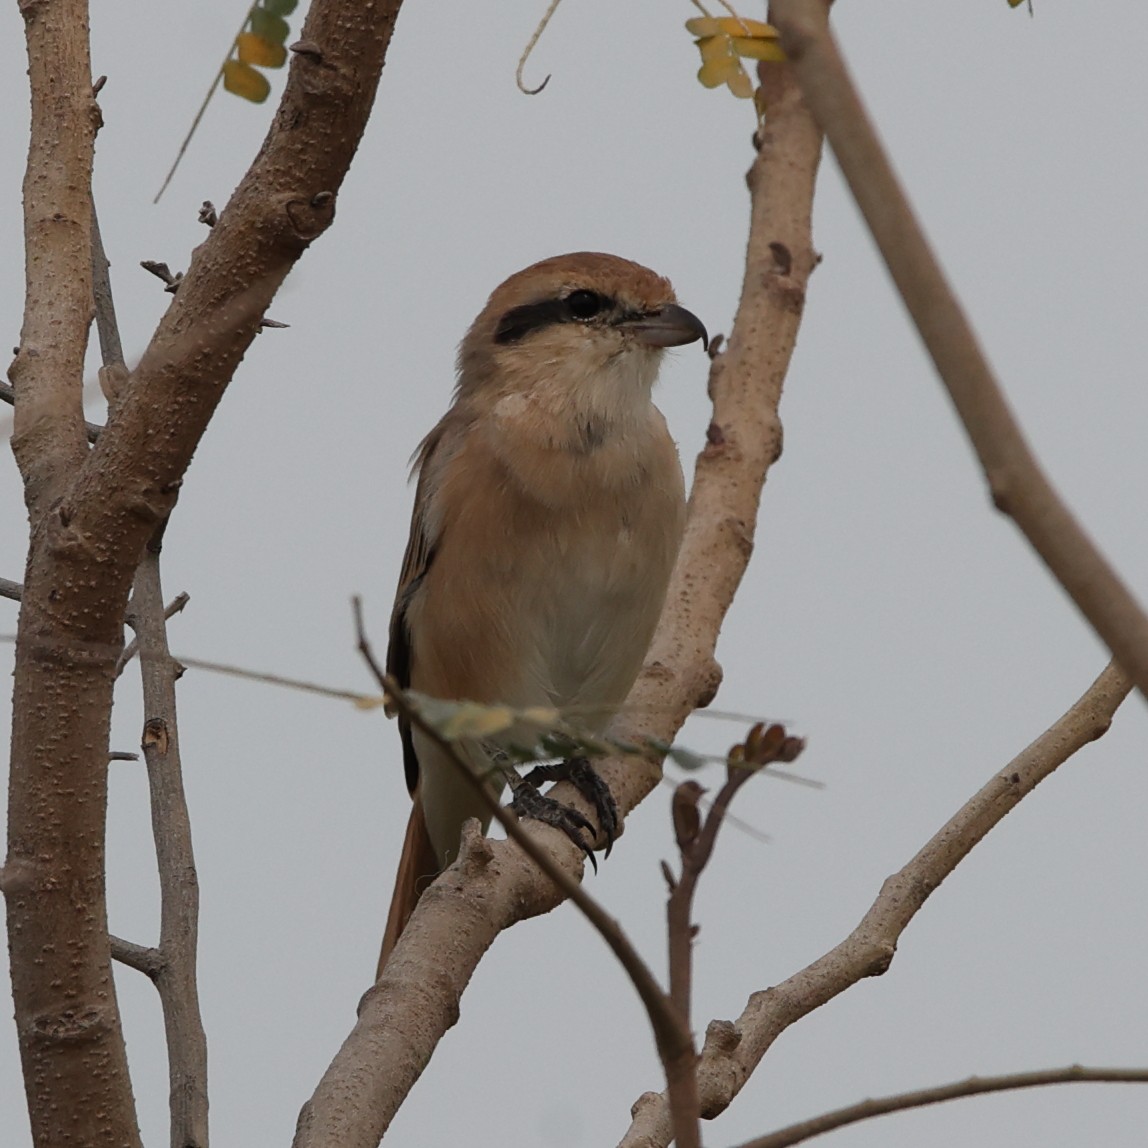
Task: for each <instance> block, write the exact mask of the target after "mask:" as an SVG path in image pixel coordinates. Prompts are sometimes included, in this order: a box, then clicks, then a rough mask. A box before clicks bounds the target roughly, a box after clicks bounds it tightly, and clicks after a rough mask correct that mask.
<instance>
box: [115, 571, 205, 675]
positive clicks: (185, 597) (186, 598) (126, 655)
mask: <svg viewBox="0 0 1148 1148" xmlns="http://www.w3.org/2000/svg"><path fill="white" fill-rule="evenodd" d="M190 601H191V595H190V594H188V592H187V591H186V590H181V591H180V592H179V593H178V594H177V595H176V596H175V597H174V598H172V600H171V601H170V602H169V603H168V604H167V605H166V606H165V607H164V611H163V620H164V621H165V622H166V621H167V620H168V619H169V618H172V617H174V616H175V615H176V614H178V613H179V612H180V611H181V610H182V609H183V608H184V606H186V605H187V604H188V602H190ZM139 649H140V641H139V638H132V640H131V641H130V642H128V644H127V645H126V646H124V652H123V653H122V654H120V657H119V661H117V662H116V677H117V678H118V677H119V676H120V675H121V674H122V673H123V672H124V669H125V668H126V667H127V664H128V662H130V661H131V660H132V658H134V657H135V656H136V654H138V653H139ZM176 661H181V659H179V658H177V659H176ZM183 664H184V665H186V663H183Z"/></svg>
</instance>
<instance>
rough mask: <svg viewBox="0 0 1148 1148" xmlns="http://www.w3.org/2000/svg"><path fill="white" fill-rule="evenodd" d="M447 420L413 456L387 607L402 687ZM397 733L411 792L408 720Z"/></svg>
mask: <svg viewBox="0 0 1148 1148" xmlns="http://www.w3.org/2000/svg"><path fill="white" fill-rule="evenodd" d="M446 427H447V422H446V420H445V419H444V420H443V421H442V422H440V423H439V424H438V426H436V427H435V428H434V430H432V431H431V432H430V434H428V435H427V437H426V438H425V439H423V441H422V443H421V444H420V446H419V449H418V454H417V457H416V460H415V469H416V470H417V471H418V476H419V478H418V486H417V487H416V490H415V505H414V510H413V511H412V513H411V533H410V537H409V538H408V539H407V549H406V553H405V554H404V555H403V568H402V573H401V574H400V575H399V585H398V589H397V590H396V591H395V604H394V606H393V607H392V609H391V625H390V634H389V642H388V645H387V673H388V674H389V675H391V677H393V678H394V679H395V680H396V681H397V682H398V683H399V685H400V686H401V687H402V688H403V689H404V690H405V689H409V688H410V684H411V632H410V623H409V619H408V616H407V614H408V609H409V607H410V603H411V598H412V597H413V596H414V595H415V594H416V593H417V591H418V589H419V587H420V586H421V585H422V582H423V579H424V578H425V577H426V574H427V571H428V570H429V569H430V567H431V563H432V562H433V561H434V556H435V539H434V538H433V537H432V536H431V527H430V523H429V521H428V511H429V502H430V500H429V497H428V486H429V481H430V479H429V471H430V467H429V465H428V464H429V463H430V460H431V456H432V455H433V454H434V452H435V450H436V448H437V447H438V446H439V444H440V443H441V442H442V439H443V434H444V432H445V430H446ZM399 736H400V737H401V738H402V743H403V770H404V772H405V774H406V779H407V789H408V790H409V791H410V792H411V794H412V795H413V794H414V792H415V787H416V786H417V785H418V780H419V762H418V757H417V756H416V755H415V748H414V743H413V741H412V739H411V726H410V722H409V721H408V720H407V719H406V718H405V717H402V716H400V717H399Z"/></svg>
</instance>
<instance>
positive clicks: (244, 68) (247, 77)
mask: <svg viewBox="0 0 1148 1148" xmlns="http://www.w3.org/2000/svg"><path fill="white" fill-rule="evenodd" d="M223 86H224V87H225V88H226V89H227V90H228V91H229V92H230V93H231V94H232V95H234V96H242V97H243V98H244V99H245V100H250V101H251V102H252V103H253V104H261V103H263V101H264V100H265V99H267V97H268V96H269V95H270V94H271V85H270V84H269V83H268V82H267V77H266V76H265V75H263V73H262V72H257V71H256V70H255V69H254V68H253V67H252V66H251V65H250V64H244V63H243V62H242V61H240V60H226V61H224V64H223Z"/></svg>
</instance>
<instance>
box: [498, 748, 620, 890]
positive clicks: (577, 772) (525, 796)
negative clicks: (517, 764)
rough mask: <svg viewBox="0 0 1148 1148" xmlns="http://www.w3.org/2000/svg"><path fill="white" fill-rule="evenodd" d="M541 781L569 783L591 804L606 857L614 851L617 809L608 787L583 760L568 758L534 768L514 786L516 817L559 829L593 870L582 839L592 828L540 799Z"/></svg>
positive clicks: (569, 811)
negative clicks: (604, 839) (584, 854)
mask: <svg viewBox="0 0 1148 1148" xmlns="http://www.w3.org/2000/svg"><path fill="white" fill-rule="evenodd" d="M545 781H569V782H570V783H571V784H572V785H573V786H574V788H575V789H577V790H578V792H579V793H580V794H582V796H583V797H585V798H586V800H587V801H589V802H590V804H591V805H593V806H594V812H595V814H596V815H597V817H598V824H599V825H600V826H601V827H602V835H603V837H605V838H606V856H607V857H609V856H610V850H611V849H613V848H614V836H615V834H616V832H617V829H618V806H617V805H616V804H615V802H614V798H613V795H612V794H611V793H610V788H609V786H607V784H606V783H605V782H604V781H603V780H602V779H601V778H600V777H599V776H598V774H597V772H596V771H595V769H594V767H593V766H592V765H591V764H590V762H589V761H588V760H587V759H586V758H584V757H571V758H567V759H566V760H565V761H556V762H554V763H553V764H550V765H536V766H535V767H534V768H533V769H532V770H531V771H530V772H529V773H528V774H527V775H526V776H525V777H523V778H520V779H519V780H518V784H517V785H515V787H514V800H513V801H512V802H511V808H512V809H513V810H514V811H515V812H516V813H518V814H520V815H522V816H526V817H533V818H534V819H535V820H536V821H545V822H547V824H550V825H555V826H557V828H559V829H561V830H562V831H563V832H564V833H565V834H566V836H567V837H569V838H570V839H571V840H572V841H573V842H574V843H575V844H576V845H578V846H580V847H581V848H582V849H583V850H584V852H585V853H586V855H587V856H588V857H589V858H590V861H591V863H592V864H593V865H594V869H595V871H597V868H598V864H597V862H596V861H595V859H594V854H593V852H592V851H591V850H590V849H589V848H587V846H586V843H585V841H584V840H583V837H582V832H581V831H582V830H585V831H586V833H588V834H589V835H590V837H591V839H592V838H593V833H594V827H593V826H592V825H591V824H590V823H589V822H588V821H587V820H586V818H585V817H583V816H582V815H581V814H580V813H579V812H578V811H577V810H575V809H571V808H570V807H569V806H566V805H562V804H560V803H559V802H557V801H554V800H553V799H552V798H549V797H543V796H542V795H541V794H540V793H539V792H538V786H539V785H541V784H542V783H543V782H545Z"/></svg>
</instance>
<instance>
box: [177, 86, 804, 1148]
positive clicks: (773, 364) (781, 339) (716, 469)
mask: <svg viewBox="0 0 1148 1148" xmlns="http://www.w3.org/2000/svg"><path fill="white" fill-rule="evenodd" d="M768 83H769V89H770V94H771V95H770V99H771V102H770V116H769V123H768V124H767V126H766V129H765V131H764V132H763V133H762V135H761V138H760V141H759V143H760V147H759V151H758V156H757V159H756V161H755V163H754V166H753V168H752V170H751V173H750V190H751V206H752V215H751V225H750V239H749V249H748V252H747V255H746V273H745V280H744V284H743V289H742V298H741V303H740V306H739V309H738V318H737V321H736V323H735V326H734V331H733V335H732V337H731V339H730V344H729V348H728V350H727V351H726V352H725V353H724V354H723V355H720V356H719V357H717V358H716V360H715V361H714V363H713V366H712V368H711V372H710V393H711V396H712V398H713V401H714V414H713V421H712V422H711V424H710V427H709V430H708V432H707V436H706V438H707V445H706V448H705V449H704V450H703V451H702V453H701V455H700V456H699V457H698V460H697V464H696V467H695V472H694V483H693V488H692V490H691V494H690V506H689V516H688V521H687V525H686V532H685V538H684V540H683V543H682V548H681V551H680V553H679V555H678V561H677V564H676V566H675V569H674V574H673V578H672V580H671V584H670V590H669V594H668V595H667V602H666V609H665V610H664V612H663V615H662V619H661V622H660V624H659V627H658V633H657V634H656V635H655V637H654V641H653V645H652V646H651V649H650V653H649V655H648V657H647V660H646V665H645V668H644V669H643V671H642V674H641V676H640V677H639V679H638V682H637V683H636V685H635V687H634V689H633V690H632V691H631V693H630V697H629V698H628V700H627V704H626V707H625V710H624V712H623V713H622V714H621V715H620V717H619V718H618V719H617V721H616V722H615V723H614V726H613V728H612V734H613V735H614V736H616V737H617V740H619V741H621V742H624V743H628V744H635V745H637V744H645V743H646V742H647V741H648V740H649V739H652V740H654V741H655V742H662V743H668V742H671V741H672V740H673V737H674V734H675V733H676V731H677V730H678V729H679V728H680V727H681V725H682V723H683V722H684V721H685V719H686V717H687V716H688V715H689V714H690V713H691V712H692V711H693V710H694V709H695V708H697V707H698V706H700V705H706V704H708V702H709V701H710V700H711V699H712V698H713V696H714V693H715V692H716V690H717V686H718V683H719V681H720V670H719V668H718V666H717V663H716V662H715V661H714V646H715V643H716V640H717V634H718V630H719V629H720V627H721V622H722V619H723V618H724V616H725V613H726V611H727V610H728V608H729V604H730V602H731V601H732V598H733V594H734V592H735V590H736V589H737V586H738V584H739V582H740V580H741V577H742V574H743V573H744V571H745V567H746V564H747V563H748V561H749V556H750V553H751V552H752V549H753V535H754V529H755V524H756V517H757V509H758V503H759V500H760V496H761V489H762V485H763V483H764V481H765V476H766V473H767V472H768V470H769V468H770V466H771V465H772V464H773V463H774V462H775V461H776V459H777V458H778V457H779V455H780V453H781V424H780V421H779V419H778V416H777V406H778V402H779V401H780V397H781V387H782V382H783V380H784V378H785V372H786V370H787V368H788V365H789V359H790V356H791V354H792V352H793V346H794V342H795V339H796V335H797V329H798V326H799V324H800V318H801V312H802V308H803V306H804V300H805V289H806V284H807V282H808V278H809V275H810V273H811V271H812V269H813V266H814V264H815V263H816V256H815V255H814V253H813V249H812V243H811V238H810V210H811V203H812V197H813V185H814V180H815V177H816V172H817V165H818V161H819V158H820V154H821V135H820V132H819V131H818V129H817V128H816V126H815V125H814V123H813V121H812V118H811V117H810V116H809V115H808V114H807V113H806V112H805V110H804V107H803V105H802V103H801V98H800V94H799V92H798V90H797V88H796V85H795V83H794V82H793V81H791V79H790V78H789V75H788V70H787V69H786V68H785V67H784V66H775V67H774V68H773V69H772V70H771V71H770V77H769V81H768ZM182 290H183V289H182V288H181V293H182ZM596 764H597V768H598V772H599V773H600V774H601V775H602V776H603V778H604V779H605V780H606V782H607V783H608V785H609V786H610V790H611V792H612V793H613V795H614V798H615V800H616V802H617V804H618V808H619V812H620V813H622V814H623V815H625V814H626V813H627V812H629V810H631V809H633V807H634V806H635V805H636V804H637V803H638V802H639V801H641V800H642V799H643V798H644V797H645V796H646V795H647V794H648V793H649V792H650V791H651V790H652V789H653V788H654V787H655V786H656V785H657V784H658V781H659V779H660V775H661V772H660V766H659V765H658V764H657V763H656V762H651V763H648V764H645V765H643V764H642V763H641V762H638V761H636V760H635V759H633V758H626V759H624V760H620V759H610V760H606V761H603V762H601V763H596ZM556 795H558V796H559V797H560V799H561V800H562V801H564V802H566V803H568V804H571V805H578V804H579V802H580V800H581V799H580V798H579V797H578V795H577V794H576V793H575V791H574V789H573V787H572V786H569V785H566V784H562V785H560V786H559V787H557V794H556ZM581 807H582V808H586V807H585V806H584V805H583V806H581ZM524 831H525V832H526V833H528V834H530V835H531V836H537V837H538V839H539V840H544V841H545V847H546V849H547V851H548V852H550V853H551V855H552V856H553V857H554V858H555V860H556V861H557V862H558V864H560V865H561V866H562V868H563V869H565V870H566V871H567V872H575V871H576V867H577V866H578V865H579V858H578V854H577V850H576V848H575V846H574V845H573V844H572V843H571V842H570V841H568V840H567V839H566V838H565V837H563V836H562V835H561V834H556V833H553V832H552V831H550V830H549V829H548V828H547V827H545V826H536V825H527V826H525V827H524ZM560 900H561V896H560V894H559V893H558V892H557V891H556V888H555V886H554V884H553V883H552V882H551V881H550V880H549V879H548V878H546V877H545V876H544V875H543V874H541V873H540V872H539V871H538V869H537V867H536V866H535V865H534V864H533V863H532V862H530V861H529V859H528V858H526V857H525V855H524V854H523V853H522V851H521V850H520V849H518V847H517V846H516V845H515V844H513V843H512V842H500V841H487V840H485V839H482V838H474V837H470V838H467V839H466V840H464V843H463V847H462V849H461V850H460V856H459V859H458V861H456V863H455V864H454V865H453V866H452V867H451V868H450V869H448V870H447V871H446V872H445V873H444V874H442V875H441V876H440V877H439V878H438V879H437V880H436V881H435V883H434V884H433V885H432V886H431V887H430V888H429V889H428V890H427V891H426V893H424V894H423V896H422V898H421V899H420V901H419V904H418V907H417V908H416V910H415V912H414V914H413V915H412V917H411V919H410V922H409V923H408V924H407V926H406V930H405V932H404V935H403V940H402V943H401V944H400V946H399V947H398V948H396V950H395V952H394V953H392V954H391V957H390V960H389V961H388V964H387V969H386V971H385V973H384V975H383V977H382V978H381V979H380V980H379V981H378V982H377V983H376V984H375V985H374V987H373V988H371V989H370V990H369V991H368V992H367V993H366V995H365V996H364V997H363V1000H362V1001H361V1003H360V1006H359V1016H358V1020H357V1023H356V1025H355V1027H354V1029H353V1030H352V1032H351V1033H350V1034H349V1036H348V1037H347V1039H346V1040H345V1041H344V1044H343V1047H342V1049H341V1050H340V1051H339V1053H338V1054H337V1056H336V1061H335V1063H334V1064H333V1065H332V1068H331V1069H330V1070H329V1075H328V1077H327V1078H325V1079H326V1083H325V1084H322V1085H320V1088H322V1089H325V1090H327V1089H329V1090H330V1091H329V1095H330V1096H331V1097H332V1098H333V1097H335V1096H338V1097H340V1098H342V1099H343V1101H344V1103H343V1104H342V1106H341V1109H342V1117H341V1123H339V1125H338V1126H337V1127H335V1126H334V1125H332V1124H326V1123H324V1125H323V1127H322V1129H320V1128H319V1126H318V1124H317V1123H316V1118H315V1115H314V1113H315V1108H314V1106H313V1103H310V1104H308V1105H306V1106H305V1107H304V1109H303V1112H302V1113H301V1114H300V1118H299V1124H298V1127H297V1130H296V1135H295V1145H296V1148H304V1146H306V1148H318V1146H319V1145H323V1146H324V1148H326V1146H328V1145H335V1144H338V1145H339V1148H375V1145H376V1144H377V1143H378V1139H379V1136H380V1135H382V1132H383V1131H384V1130H385V1129H386V1128H387V1127H388V1126H389V1124H390V1121H391V1119H392V1118H393V1116H394V1113H395V1112H396V1111H397V1110H398V1107H399V1105H400V1104H401V1103H402V1100H403V1099H404V1098H405V1096H406V1095H407V1093H408V1092H409V1091H410V1089H411V1087H412V1086H413V1085H414V1083H415V1081H416V1080H417V1079H418V1077H419V1075H420V1074H421V1073H422V1071H423V1069H424V1068H425V1067H426V1065H427V1063H428V1062H429V1060H430V1057H431V1055H432V1054H433V1052H434V1049H435V1046H436V1045H437V1044H438V1041H439V1040H440V1039H441V1038H442V1036H443V1034H444V1033H445V1032H446V1030H447V1029H448V1028H450V1027H451V1025H453V1024H454V1023H455V1021H456V1020H457V1018H458V1002H459V999H460V997H461V995H462V993H463V991H464V989H465V988H466V985H467V983H468V982H469V980H470V977H471V975H472V974H473V972H474V969H475V968H476V966H477V964H478V962H479V960H480V959H481V957H482V954H483V953H484V952H485V951H486V949H487V948H488V947H489V946H490V944H491V943H492V942H493V940H494V938H495V937H496V936H497V935H498V933H499V932H500V931H501V930H502V929H505V928H508V927H509V926H510V925H512V924H514V923H515V922H517V921H519V920H524V919H526V918H528V917H533V916H537V915H539V914H541V913H544V912H548V911H549V910H550V909H552V908H554V907H555V905H556V904H558V903H559V902H560ZM332 1074H333V1075H332Z"/></svg>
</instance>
